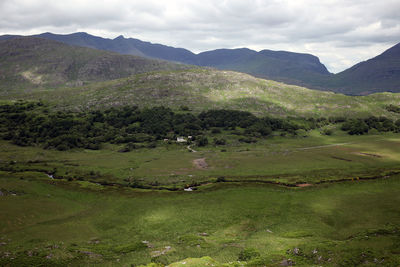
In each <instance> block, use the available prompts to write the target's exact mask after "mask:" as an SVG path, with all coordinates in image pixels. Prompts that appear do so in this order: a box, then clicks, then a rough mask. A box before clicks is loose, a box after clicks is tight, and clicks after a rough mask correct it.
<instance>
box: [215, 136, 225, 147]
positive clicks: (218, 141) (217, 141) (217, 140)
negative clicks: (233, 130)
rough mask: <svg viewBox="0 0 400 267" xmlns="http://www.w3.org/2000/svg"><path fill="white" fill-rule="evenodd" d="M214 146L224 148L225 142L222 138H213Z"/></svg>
mask: <svg viewBox="0 0 400 267" xmlns="http://www.w3.org/2000/svg"><path fill="white" fill-rule="evenodd" d="M214 145H216V146H224V145H226V140H225V139H224V138H214Z"/></svg>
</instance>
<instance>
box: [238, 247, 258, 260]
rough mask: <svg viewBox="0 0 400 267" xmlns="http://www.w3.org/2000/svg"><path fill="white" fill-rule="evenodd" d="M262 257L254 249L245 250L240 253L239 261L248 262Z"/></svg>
mask: <svg viewBox="0 0 400 267" xmlns="http://www.w3.org/2000/svg"><path fill="white" fill-rule="evenodd" d="M259 256H260V252H258V251H257V250H256V249H254V248H245V249H244V250H242V251H241V252H240V253H239V257H238V260H240V261H248V260H251V259H254V258H256V257H259Z"/></svg>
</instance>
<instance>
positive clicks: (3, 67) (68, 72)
mask: <svg viewBox="0 0 400 267" xmlns="http://www.w3.org/2000/svg"><path fill="white" fill-rule="evenodd" d="M182 68H187V66H184V65H182V64H175V63H170V62H166V61H160V60H154V59H147V58H143V57H137V56H126V55H120V54H117V53H112V52H107V51H103V50H96V49H91V48H85V47H77V46H70V45H67V44H64V43H61V42H57V41H52V40H48V39H43V38H37V37H18V38H3V40H2V41H0V90H1V91H2V93H5V92H6V91H7V92H10V91H12V90H13V89H20V90H21V89H31V88H38V87H40V88H49V87H58V86H77V85H83V84H85V83H88V82H94V81H96V82H98V81H106V80H111V79H118V78H122V77H127V76H129V75H132V74H136V73H143V72H148V71H155V70H170V69H182Z"/></svg>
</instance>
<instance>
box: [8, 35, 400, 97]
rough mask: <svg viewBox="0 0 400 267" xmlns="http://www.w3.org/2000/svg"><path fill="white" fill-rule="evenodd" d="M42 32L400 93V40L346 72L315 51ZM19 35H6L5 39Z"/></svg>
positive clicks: (323, 86)
mask: <svg viewBox="0 0 400 267" xmlns="http://www.w3.org/2000/svg"><path fill="white" fill-rule="evenodd" d="M37 36H38V37H42V38H46V39H51V40H55V41H59V42H63V43H66V44H70V45H77V46H82V47H89V48H96V49H101V50H107V51H112V52H116V53H119V54H128V55H136V56H142V57H147V58H153V59H163V60H168V61H174V62H181V63H185V64H192V65H198V66H209V67H214V68H217V69H221V70H234V71H240V72H244V73H248V74H251V75H254V76H256V77H260V78H266V79H271V80H276V81H282V82H285V83H288V84H294V85H300V86H305V87H308V88H312V89H318V90H324V91H334V92H339V93H343V94H348V95H366V94H371V93H375V92H386V91H391V92H400V52H399V51H400V44H397V45H395V46H394V47H392V48H390V49H388V50H387V51H385V52H384V53H383V54H381V55H379V56H377V57H375V58H372V59H370V60H367V61H365V62H361V63H358V64H356V65H355V66H353V67H351V68H349V69H347V70H345V71H343V72H341V73H338V74H331V73H329V71H328V70H327V69H326V67H325V66H324V65H323V64H322V63H321V62H320V61H319V59H318V58H317V57H315V56H313V55H310V54H301V53H292V52H286V51H271V50H262V51H260V52H257V51H254V50H250V49H247V48H240V49H217V50H212V51H206V52H203V53H199V54H194V53H192V52H191V51H189V50H186V49H183V48H174V47H170V46H165V45H161V44H153V43H149V42H143V41H141V40H138V39H134V38H124V37H123V36H119V37H117V38H115V39H107V38H101V37H96V36H93V35H90V34H87V33H82V32H80V33H73V34H66V35H60V34H53V33H43V34H39V35H37ZM16 37H17V36H14V35H3V36H0V40H9V39H12V38H16Z"/></svg>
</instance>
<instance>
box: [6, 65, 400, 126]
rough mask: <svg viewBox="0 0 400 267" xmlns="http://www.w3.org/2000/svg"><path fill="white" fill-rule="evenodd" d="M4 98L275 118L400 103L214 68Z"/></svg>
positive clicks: (356, 112) (371, 111) (379, 109)
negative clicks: (216, 111) (239, 112)
mask: <svg viewBox="0 0 400 267" xmlns="http://www.w3.org/2000/svg"><path fill="white" fill-rule="evenodd" d="M2 99H3V100H12V99H14V100H17V99H36V100H38V99H42V100H44V101H48V102H50V103H53V104H54V105H57V106H58V107H59V108H65V109H72V110H87V109H98V108H106V107H111V106H124V105H137V106H139V107H150V106H161V105H163V106H166V107H171V108H172V109H178V108H179V107H180V106H181V105H185V106H188V107H189V108H190V109H191V110H193V111H195V112H196V111H198V112H200V111H202V110H204V109H221V108H228V109H236V110H244V111H250V112H253V113H254V114H256V115H270V116H276V117H281V116H287V115H291V116H306V117H309V116H313V117H319V116H327V117H329V116H348V117H354V116H358V117H365V116H369V115H375V116H379V115H385V116H387V117H391V118H393V117H395V118H396V113H393V112H389V111H388V110H386V107H387V106H388V105H389V104H393V105H395V106H398V105H399V103H400V95H398V94H392V93H381V94H373V95H369V96H345V95H342V94H336V93H332V92H322V91H317V90H310V89H307V88H303V87H298V86H292V85H287V84H283V83H279V82H274V81H269V80H263V79H258V78H255V77H252V76H250V75H247V74H243V73H237V72H232V71H219V70H212V69H191V70H182V71H161V72H151V73H144V74H138V75H134V76H130V77H128V78H123V79H117V80H112V81H105V82H100V83H94V84H89V85H86V86H82V87H76V88H59V89H57V90H41V91H36V92H32V93H14V94H11V93H10V94H7V95H3V97H2Z"/></svg>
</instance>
